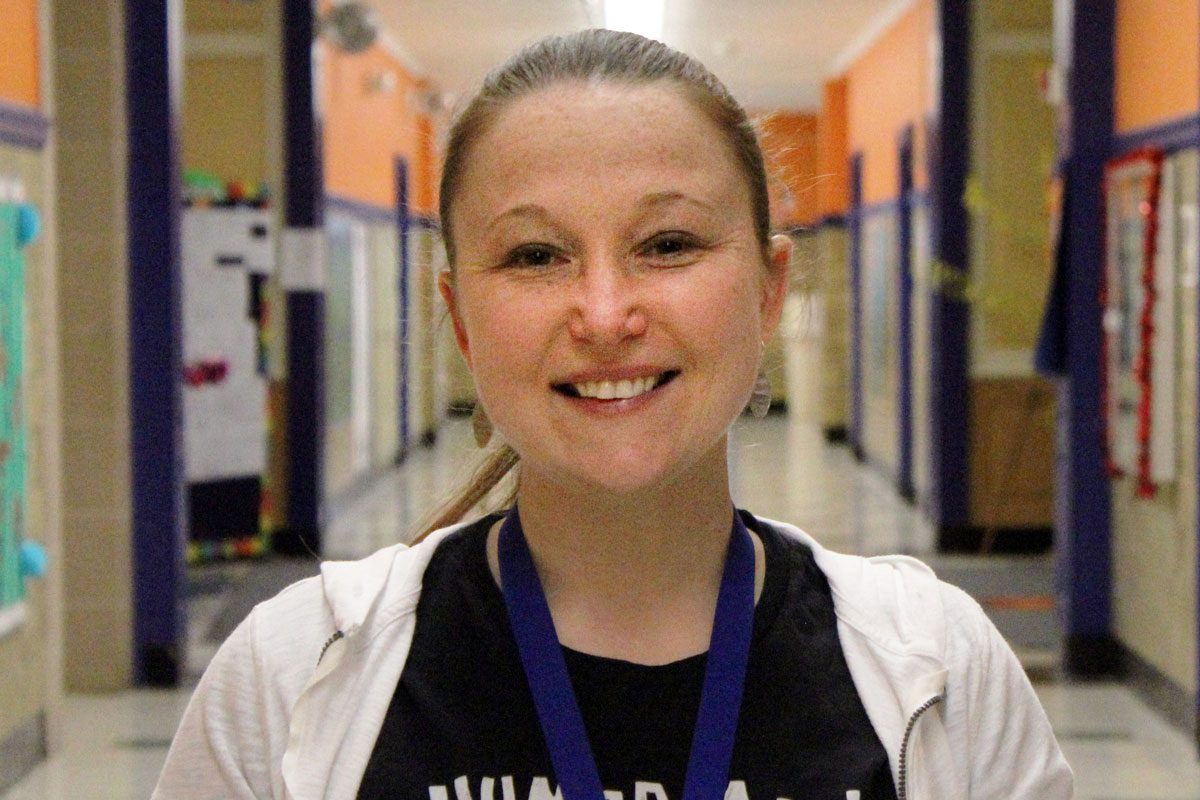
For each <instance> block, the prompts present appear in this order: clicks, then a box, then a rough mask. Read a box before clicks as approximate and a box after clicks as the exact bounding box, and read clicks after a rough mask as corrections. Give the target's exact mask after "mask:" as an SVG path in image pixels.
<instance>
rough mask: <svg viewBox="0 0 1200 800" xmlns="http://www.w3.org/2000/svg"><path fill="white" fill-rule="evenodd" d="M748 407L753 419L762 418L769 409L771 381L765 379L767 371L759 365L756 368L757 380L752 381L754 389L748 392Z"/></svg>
mask: <svg viewBox="0 0 1200 800" xmlns="http://www.w3.org/2000/svg"><path fill="white" fill-rule="evenodd" d="M748 408H749V409H750V414H751V415H753V417H754V418H755V419H762V418H763V417H765V416H766V415H767V412H768V411H770V410H771V382H770V381H769V380H767V373H766V371H765V370H763V369H762V368H761V367H760V368H759V370H758V380H756V381H755V382H754V390H753V391H752V392H750V403H749V405H748Z"/></svg>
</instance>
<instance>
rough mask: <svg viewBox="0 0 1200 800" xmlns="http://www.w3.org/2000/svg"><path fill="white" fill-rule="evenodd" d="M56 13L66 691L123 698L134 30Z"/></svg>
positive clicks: (82, 6)
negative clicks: (128, 178)
mask: <svg viewBox="0 0 1200 800" xmlns="http://www.w3.org/2000/svg"><path fill="white" fill-rule="evenodd" d="M56 10H57V11H58V12H59V13H56V14H55V15H54V28H53V58H54V73H55V79H56V92H57V95H58V97H59V98H60V103H59V105H58V112H57V115H56V128H57V141H56V146H55V148H54V156H55V158H56V163H57V170H58V192H57V204H56V208H57V218H58V224H59V231H60V237H59V239H60V246H59V248H58V256H59V258H58V288H59V298H58V315H59V318H60V319H61V321H62V324H61V327H60V336H61V340H60V351H59V355H60V358H61V363H62V419H63V476H62V481H63V483H62V490H63V536H62V539H63V546H62V560H61V565H60V566H61V569H62V574H63V582H64V592H63V595H64V608H63V612H64V626H65V630H66V631H67V633H66V635H65V637H64V641H63V651H64V652H63V659H64V663H63V669H64V681H65V685H66V687H67V688H68V689H81V690H96V689H113V688H120V687H124V686H126V685H128V684H129V682H130V679H131V668H132V655H131V647H132V631H131V625H132V619H133V609H132V605H131V603H132V599H131V589H130V587H131V585H132V581H133V577H132V567H131V554H130V543H131V535H130V531H131V511H130V509H131V505H130V475H129V463H130V452H129V402H128V377H127V376H128V374H129V365H128V344H127V342H128V329H127V318H128V313H127V307H126V290H127V286H126V272H127V264H126V242H125V227H124V220H125V214H126V206H125V175H126V169H125V158H126V156H125V148H126V135H125V117H124V109H125V97H124V93H125V87H124V61H123V53H124V38H123V37H124V20H123V17H122V14H121V5H120V4H118V3H65V2H62V3H57V4H56Z"/></svg>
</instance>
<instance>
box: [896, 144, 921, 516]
mask: <svg viewBox="0 0 1200 800" xmlns="http://www.w3.org/2000/svg"><path fill="white" fill-rule="evenodd" d="M897 150H898V154H899V156H900V159H899V161H900V195H899V197H898V198H897V202H898V205H897V214H896V216H897V224H898V225H899V227H900V230H899V234H900V235H899V236H898V237H897V239H898V241H899V243H900V244H899V247H900V253H899V256H900V259H899V261H898V263H899V265H900V281H899V284H900V285H899V290H900V291H899V294H900V298H899V306H900V307H899V312H900V313H899V314H898V317H899V321H898V322H899V329H900V330H899V333H900V336H899V339H900V343H899V346H898V347H899V356H900V380H899V388H898V391H899V397H897V403H896V409H897V416H898V417H899V423H900V425H899V438H900V441H899V448H898V452H899V459H898V462H899V465H898V467H897V471H896V488H897V490H898V491H899V492H900V495H901V496H902V497H904V499H906V500H909V501H910V502H911V501H912V499H913V497H914V496H915V494H916V492H915V491H914V490H913V482H912V472H913V470H912V449H913V447H912V445H913V441H912V440H913V434H912V431H913V425H912V290H913V278H912V190H913V126H912V125H908V126H906V127H905V128H904V130H903V131H901V133H900V140H899V143H898V146H897Z"/></svg>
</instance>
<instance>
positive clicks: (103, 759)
mask: <svg viewBox="0 0 1200 800" xmlns="http://www.w3.org/2000/svg"><path fill="white" fill-rule="evenodd" d="M469 428H470V424H469V422H468V421H467V420H464V419H458V420H455V421H453V422H451V423H450V424H449V425H447V427H446V429H445V435H444V436H442V437H440V438H439V441H438V443H437V445H435V446H434V447H432V448H429V449H422V450H420V451H417V452H415V453H414V454H413V455H412V457H411V458H410V459H409V460H408V461H407V462H406V463H405V464H404V465H403V466H402V467H400V468H397V469H395V470H392V471H390V472H389V473H387V474H385V475H383V476H381V477H380V478H378V480H376V481H375V482H374V484H373V485H371V486H370V487H368V488H367V489H365V490H364V491H363V492H361V493H360V494H359V495H358V496H356V497H355V498H354V499H353V500H352V501H350V502H347V503H346V504H345V505H343V506H342V507H341V508H339V509H337V510H335V512H334V514H333V517H332V519H331V520H330V524H329V529H328V530H329V539H328V541H327V547H328V548H329V549H328V555H329V557H330V558H337V559H341V558H345V559H353V558H357V557H361V556H364V555H367V554H369V553H370V552H372V551H374V550H375V549H377V548H379V547H383V546H386V545H389V544H392V543H393V542H396V541H400V540H403V539H404V538H405V537H406V536H407V535H408V534H409V532H410V531H411V530H412V528H413V526H414V525H416V524H417V523H418V522H419V521H420V519H421V517H422V516H423V515H424V514H425V513H426V512H427V511H428V510H429V508H430V506H431V504H432V503H434V502H436V501H437V500H438V499H439V498H440V497H442V496H443V495H444V494H445V493H447V492H448V491H449V490H450V489H451V488H452V487H453V486H454V485H455V482H456V480H458V479H461V478H462V477H463V474H464V470H467V469H469V468H470V467H471V466H472V465H473V464H474V462H475V459H476V458H477V450H476V448H475V446H474V443H473V442H472V441H471V435H470V430H469ZM730 455H731V474H732V476H733V487H734V492H735V500H736V502H737V504H738V505H739V506H740V507H742V508H746V509H749V510H753V511H754V512H755V513H757V514H759V515H761V516H765V517H768V518H771V519H775V520H779V521H785V522H791V523H793V524H795V525H797V526H799V527H801V528H803V529H804V530H806V531H807V532H809V533H810V534H812V535H813V536H815V537H816V538H817V539H819V540H820V541H821V542H822V544H824V545H826V546H828V547H830V548H832V549H836V550H839V551H841V552H846V553H859V554H864V555H878V554H886V553H905V554H911V555H915V556H918V557H920V558H922V559H923V560H925V561H927V562H928V563H930V564H931V565H933V566H934V567H935V568H936V569H937V570H938V572H939V574H940V575H941V576H943V577H947V578H949V579H951V580H953V581H954V582H956V583H958V584H959V585H960V586H962V587H963V588H965V589H967V590H968V591H969V592H971V593H972V595H973V596H974V597H975V598H976V599H977V600H980V601H981V602H983V603H984V604H985V607H986V606H987V605H988V603H989V602H995V601H996V600H997V598H998V597H1000V596H1001V595H1003V596H1004V597H1005V598H1007V599H1008V600H1009V601H1010V602H1009V605H1019V603H1016V602H1014V601H1013V598H1012V595H1014V594H1015V593H1020V594H1023V595H1024V596H1027V597H1030V598H1036V597H1037V596H1040V595H1044V594H1047V593H1049V592H1050V591H1051V587H1050V569H1049V558H1048V557H1047V556H1004V557H996V556H990V557H987V558H983V557H976V556H969V555H961V556H947V555H938V554H936V553H935V552H934V550H933V547H932V546H933V535H932V531H931V529H930V527H929V525H928V523H927V522H925V521H924V520H923V519H922V518H921V516H920V515H919V514H918V513H917V512H916V511H915V510H914V508H913V507H912V506H911V505H909V504H908V503H907V502H905V501H904V500H903V499H901V498H900V497H899V496H898V495H897V494H896V493H895V491H894V490H893V489H892V487H891V486H890V485H889V483H888V482H887V480H886V479H885V478H884V477H883V476H882V475H881V474H880V473H879V472H878V471H877V470H876V469H874V468H872V467H870V466H867V465H863V464H860V463H858V462H857V461H856V460H855V459H854V458H853V456H852V454H851V453H850V451H849V449H848V448H847V447H845V446H839V445H831V444H829V443H827V442H826V441H825V440H824V437H823V436H822V435H821V433H820V431H819V430H818V429H817V428H816V427H815V426H813V425H811V424H806V423H793V422H790V421H789V419H788V417H787V416H786V415H784V414H772V415H770V416H768V417H767V418H766V419H763V420H755V419H752V418H750V417H748V416H747V417H743V418H741V419H740V420H739V421H738V422H737V423H736V424H735V427H734V430H733V435H732V437H731V441H730ZM316 569H317V567H316V562H315V561H313V560H312V559H305V558H287V559H280V558H273V559H270V560H268V561H265V562H261V563H235V564H224V565H209V566H202V567H195V568H193V569H192V570H191V573H190V576H189V600H190V602H189V609H190V612H189V613H190V615H191V616H190V618H189V620H188V623H189V630H190V631H191V632H192V636H191V640H190V641H189V649H188V659H187V672H188V675H189V680H188V686H187V687H184V688H180V689H177V690H132V691H127V692H122V693H120V694H115V695H108V696H94V695H70V696H68V697H67V698H66V703H65V707H64V716H63V720H62V725H63V734H64V736H65V740H64V742H63V747H62V749H61V750H59V751H58V752H57V753H56V754H55V755H53V756H51V757H50V759H49V760H48V761H46V762H45V763H43V764H42V765H40V766H38V767H37V768H36V769H35V770H34V771H33V772H32V773H30V774H29V775H28V776H27V777H26V778H25V779H24V780H23V781H22V782H21V783H19V784H17V785H16V786H15V787H14V788H13V789H11V790H10V791H9V792H8V793H6V794H3V795H0V797H3V798H4V800H68V799H70V800H76V799H77V798H88V799H89V800H92V799H93V798H94V800H125V799H126V798H128V799H129V800H135V799H136V798H141V799H144V798H146V797H147V796H149V793H150V791H151V789H152V788H153V786H154V782H155V780H156V778H157V776H158V771H159V770H160V768H161V767H162V763H163V760H164V758H165V757H166V752H167V746H168V744H169V742H170V738H171V735H172V734H173V733H174V730H175V726H176V724H177V722H178V719H179V717H180V715H181V714H182V713H183V709H184V706H185V705H186V703H187V700H188V697H189V696H190V686H191V685H192V684H193V683H194V681H195V680H196V679H197V678H198V676H199V673H200V672H201V671H202V670H203V666H204V664H205V663H207V660H208V659H209V658H211V656H212V653H213V652H214V651H215V648H216V646H217V645H218V644H219V643H220V641H221V640H222V639H223V638H224V637H225V636H226V635H227V634H228V633H229V632H230V631H231V630H232V628H233V626H235V625H236V624H237V623H238V622H239V621H240V620H241V618H242V617H243V616H244V615H245V614H246V613H248V611H249V610H250V608H251V607H252V606H253V604H254V603H255V602H258V601H259V600H262V599H265V598H267V597H270V596H272V595H273V594H275V593H276V592H277V591H279V589H281V588H283V586H285V585H287V583H289V582H290V581H292V580H299V579H301V578H303V577H305V576H306V575H309V574H315V572H316ZM1045 613H1046V612H1044V611H1032V612H1031V611H1004V610H999V611H996V610H993V611H992V612H991V615H992V617H993V620H994V621H995V622H996V623H997V624H998V625H999V626H1000V628H1001V630H1002V631H1003V632H1004V633H1005V634H1006V636H1007V637H1008V639H1009V641H1010V643H1012V644H1013V645H1014V647H1015V648H1016V649H1017V651H1018V652H1019V653H1020V654H1021V656H1022V661H1023V663H1025V664H1026V665H1027V667H1028V668H1029V672H1030V675H1031V677H1032V678H1033V679H1034V681H1035V686H1036V688H1037V691H1038V695H1039V696H1040V698H1041V700H1042V702H1043V704H1044V705H1045V708H1046V712H1047V714H1049V716H1050V718H1051V722H1052V723H1053V725H1054V729H1055V732H1056V733H1057V735H1058V738H1059V742H1060V744H1061V745H1062V748H1063V751H1064V752H1065V753H1066V756H1067V759H1068V761H1069V762H1070V763H1071V766H1072V768H1073V769H1074V771H1075V778H1076V786H1077V791H1078V795H1077V796H1078V798H1079V800H1197V798H1200V764H1198V763H1197V760H1196V758H1195V753H1194V750H1193V748H1192V746H1191V745H1190V744H1189V742H1188V737H1187V736H1186V734H1185V733H1184V732H1183V731H1182V730H1181V729H1179V728H1176V727H1172V726H1171V725H1170V724H1169V723H1168V722H1167V721H1166V720H1165V719H1164V718H1163V717H1162V716H1161V715H1159V714H1158V713H1156V712H1155V711H1153V710H1151V709H1150V708H1149V707H1148V706H1147V705H1145V703H1143V702H1142V701H1141V700H1139V699H1138V697H1137V696H1136V695H1135V694H1134V693H1133V692H1132V691H1131V690H1130V689H1129V688H1127V687H1126V686H1124V685H1122V684H1121V683H1120V682H1117V681H1101V682H1089V683H1080V682H1074V681H1070V680H1065V679H1063V678H1062V677H1061V675H1059V673H1058V670H1057V669H1056V668H1055V666H1054V665H1055V664H1056V663H1057V661H1058V658H1059V655H1058V653H1057V651H1056V649H1055V647H1056V642H1055V641H1054V630H1055V627H1054V625H1053V623H1052V621H1048V620H1046V619H1045V618H1044V614H1045ZM460 800H465V798H460Z"/></svg>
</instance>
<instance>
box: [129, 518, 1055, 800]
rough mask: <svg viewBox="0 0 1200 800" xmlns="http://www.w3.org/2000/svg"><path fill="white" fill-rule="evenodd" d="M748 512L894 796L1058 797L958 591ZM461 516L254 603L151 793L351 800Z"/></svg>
mask: <svg viewBox="0 0 1200 800" xmlns="http://www.w3.org/2000/svg"><path fill="white" fill-rule="evenodd" d="M762 522H765V523H766V524H769V525H772V526H774V527H775V528H777V529H778V530H779V531H781V532H782V533H783V534H785V535H787V536H791V537H794V538H796V539H799V540H800V541H802V542H804V543H805V544H807V545H808V546H809V547H810V548H812V551H813V554H814V556H815V557H816V561H817V565H818V566H819V567H820V568H821V570H822V571H823V572H824V573H825V575H826V577H827V578H828V580H829V585H830V587H831V589H832V591H833V602H834V608H835V611H836V613H837V618H838V635H839V637H840V639H841V644H842V649H843V651H844V652H845V655H846V662H847V663H848V665H849V667H850V674H851V675H852V677H853V679H854V684H855V687H856V688H857V689H858V693H859V696H860V697H861V698H862V702H863V705H864V706H865V707H866V710H867V715H868V716H869V717H870V720H871V724H872V725H873V726H874V728H875V731H876V733H877V734H878V735H879V739H880V741H881V742H882V743H883V746H884V749H885V750H886V751H887V754H888V759H889V761H890V762H891V766H892V776H893V778H894V780H895V782H896V788H897V793H898V797H899V800H967V799H968V798H969V799H970V800H1069V799H1070V798H1071V797H1073V779H1072V775H1071V770H1070V768H1069V767H1068V766H1067V763H1066V761H1065V760H1064V759H1063V756H1062V753H1061V752H1060V751H1059V749H1058V745H1057V743H1056V742H1055V739H1054V735H1053V733H1052V732H1051V729H1050V723H1049V721H1048V720H1047V719H1046V715H1045V713H1044V712H1043V711H1042V708H1041V705H1040V704H1039V703H1038V700H1037V697H1036V696H1035V695H1034V693H1033V689H1032V687H1031V686H1030V685H1029V681H1028V679H1027V678H1026V677H1025V673H1024V671H1023V670H1022V669H1021V666H1020V664H1019V663H1018V662H1017V659H1016V657H1015V656H1014V655H1013V653H1012V651H1011V650H1010V649H1009V647H1008V645H1007V644H1005V642H1004V640H1003V639H1002V638H1001V636H1000V634H999V633H998V632H997V631H996V629H995V628H994V627H993V626H992V624H991V622H990V621H989V620H988V619H987V617H986V616H985V615H984V613H983V611H982V610H981V609H980V608H979V606H978V605H977V604H976V603H975V602H974V601H973V600H971V599H970V598H969V597H967V595H966V594H964V593H963V592H962V591H960V590H959V589H956V588H954V587H952V586H949V585H947V584H944V583H941V582H939V581H938V580H937V579H936V578H935V577H934V575H933V573H932V571H931V570H930V569H929V568H928V567H926V566H925V565H924V564H922V563H921V562H919V561H917V560H915V559H911V558H907V557H904V556H887V557H882V558H870V559H866V558H859V557H857V556H846V555H840V554H837V553H832V552H830V551H828V550H825V549H823V548H822V547H821V546H820V545H818V544H817V543H816V542H815V541H814V540H813V539H812V538H810V537H809V536H808V535H806V534H804V533H803V532H801V531H800V530H798V529H796V528H794V527H792V526H790V525H786V524H783V523H778V522H771V521H769V520H762ZM466 524H470V523H464V524H463V525H457V526H454V527H452V528H447V529H444V530H441V531H438V532H436V533H434V534H432V535H430V536H429V537H428V538H427V539H425V540H424V541H423V542H421V543H420V544H418V545H416V546H415V547H411V548H409V547H405V546H403V545H395V546H393V547H389V548H386V549H384V550H380V551H379V552H377V553H375V554H374V555H372V556H369V557H368V558H365V559H363V560H361V561H356V562H329V563H326V564H323V565H322V567H321V575H320V576H319V577H314V578H310V579H308V580H304V581H301V582H299V583H297V584H295V585H293V586H291V587H289V588H288V589H285V590H284V591H283V592H281V593H280V594H279V595H277V596H276V597H274V598H272V599H271V600H268V601H266V602H265V603H262V604H260V605H258V606H257V607H256V608H255V609H254V611H252V612H251V613H250V615H249V616H248V617H247V618H246V620H245V621H243V622H242V624H241V625H239V626H238V628H237V630H235V631H234V632H233V634H232V635H230V637H229V639H228V640H227V641H226V642H225V644H224V645H222V647H221V649H220V651H218V653H217V655H216V656H215V657H214V659H213V661H212V664H211V665H210V666H209V668H208V670H207V671H206V672H205V674H204V677H203V678H202V679H201V681H200V685H199V686H198V687H197V689H196V692H195V694H194V696H193V697H192V700H191V703H190V704H189V705H188V708H187V711H186V712H185V714H184V717H183V721H182V722H181V723H180V726H179V731H178V733H177V734H176V735H175V741H174V743H173V744H172V745H171V751H170V753H169V754H168V756H167V763H166V766H165V768H164V769H163V773H162V776H161V777H160V779H159V783H158V787H157V788H156V789H155V791H154V795H153V798H152V800H207V799H208V798H212V800H218V798H220V799H222V800H229V799H231V798H236V799H237V800H242V799H243V798H245V799H246V800H249V798H260V799H261V798H280V799H283V798H286V799H287V800H315V799H316V798H335V799H336V800H352V799H353V798H354V797H355V796H356V795H357V793H358V785H359V782H360V781H361V779H362V775H363V772H364V770H365V769H366V766H367V761H368V760H369V758H370V756H371V753H372V751H373V749H374V747H375V739H376V737H377V736H378V734H379V729H380V726H381V725H382V723H383V717H384V714H385V713H386V712H387V709H388V705H389V704H390V702H391V699H392V694H393V693H394V692H395V689H396V684H397V682H398V681H399V678H400V672H401V670H402V669H403V668H404V662H405V659H406V657H407V655H408V650H409V647H410V645H411V644H412V638H413V629H414V627H415V624H416V613H415V612H416V607H417V601H418V599H419V598H420V595H421V579H422V576H423V574H424V572H425V567H426V565H427V564H428V563H429V558H430V556H431V555H432V554H433V552H434V550H435V549H436V548H437V545H438V542H440V541H441V540H442V539H443V538H445V537H446V536H447V535H449V534H450V533H453V532H454V531H456V530H459V529H460V528H462V527H464V526H465V525H466ZM797 691H803V690H802V689H799V688H798V689H797ZM751 800H758V798H751ZM764 800H774V799H773V798H764Z"/></svg>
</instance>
